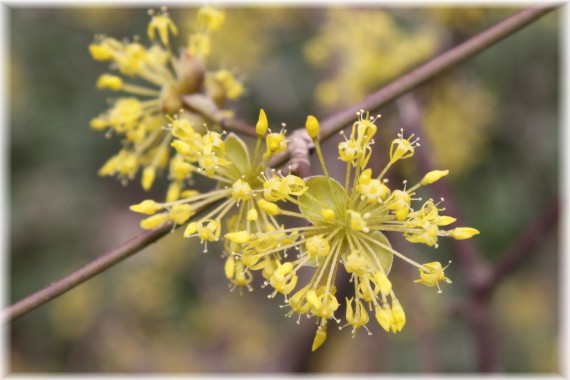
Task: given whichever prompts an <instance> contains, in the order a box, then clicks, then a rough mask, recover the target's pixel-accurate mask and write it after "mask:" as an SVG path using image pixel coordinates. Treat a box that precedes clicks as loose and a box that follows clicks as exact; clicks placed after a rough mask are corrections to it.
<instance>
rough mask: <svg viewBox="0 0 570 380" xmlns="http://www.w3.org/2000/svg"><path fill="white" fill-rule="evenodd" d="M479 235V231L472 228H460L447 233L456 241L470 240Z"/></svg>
mask: <svg viewBox="0 0 570 380" xmlns="http://www.w3.org/2000/svg"><path fill="white" fill-rule="evenodd" d="M478 234H479V230H476V229H475V228H471V227H459V228H455V229H453V230H451V231H448V232H447V236H449V237H452V238H454V239H456V240H465V239H469V238H470V237H472V236H474V235H478Z"/></svg>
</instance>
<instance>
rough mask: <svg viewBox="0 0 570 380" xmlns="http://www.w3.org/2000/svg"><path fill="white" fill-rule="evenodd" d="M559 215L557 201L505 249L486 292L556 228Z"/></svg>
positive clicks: (558, 202)
mask: <svg viewBox="0 0 570 380" xmlns="http://www.w3.org/2000/svg"><path fill="white" fill-rule="evenodd" d="M559 213H560V201H559V200H558V199H557V200H555V201H554V202H552V203H551V204H550V206H548V207H547V209H546V211H545V212H544V214H543V215H542V217H540V219H539V220H538V221H537V222H536V224H534V225H533V226H531V227H530V228H529V229H528V230H527V231H526V232H524V233H523V235H522V236H521V237H520V238H519V239H517V241H516V242H515V243H514V244H513V245H511V247H510V248H509V249H507V251H506V253H505V254H504V255H502V256H501V259H500V260H499V261H497V262H496V263H495V265H494V266H493V270H492V272H491V275H490V276H489V279H488V283H487V284H486V286H485V289H486V291H488V292H491V291H492V290H493V289H494V288H495V286H496V285H497V284H498V283H499V282H501V280H502V279H503V278H504V277H505V276H506V275H507V274H508V273H510V272H511V271H513V270H514V269H515V268H516V267H517V266H518V265H519V264H521V263H522V262H523V261H524V259H526V258H527V257H528V256H529V254H531V253H532V252H533V251H532V250H531V248H532V247H533V246H534V245H535V244H536V243H537V241H538V240H539V238H540V237H541V236H543V235H544V234H545V233H546V232H547V231H550V229H552V228H553V227H554V226H556V224H557V223H558V216H559Z"/></svg>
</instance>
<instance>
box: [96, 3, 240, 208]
mask: <svg viewBox="0 0 570 380" xmlns="http://www.w3.org/2000/svg"><path fill="white" fill-rule="evenodd" d="M149 13H150V16H151V20H150V23H149V25H148V31H147V32H148V33H147V34H148V38H149V40H150V41H152V44H151V45H150V46H149V47H145V46H144V45H143V44H142V43H141V42H140V41H139V38H137V37H135V38H133V39H132V40H122V41H119V40H117V39H115V38H111V37H107V36H103V35H98V36H96V37H95V41H94V42H93V43H92V44H91V45H90V46H89V51H90V53H91V55H92V57H93V58H94V59H95V60H97V61H104V62H110V64H111V65H110V68H111V69H112V70H114V71H118V74H120V75H116V74H110V73H106V74H103V75H101V76H100V77H99V79H98V80H97V87H98V88H100V89H107V90H112V91H118V92H122V93H124V94H125V95H124V96H122V97H119V98H117V99H114V100H113V101H112V103H111V106H110V108H109V109H108V110H107V111H105V112H104V113H102V114H101V115H99V116H98V117H96V118H94V119H92V120H91V127H92V128H94V129H96V130H101V131H107V136H110V135H112V134H113V133H115V134H117V135H119V136H121V137H122V139H123V140H122V144H123V147H122V149H121V150H120V151H119V152H118V154H116V155H114V156H113V157H111V158H110V159H109V160H108V161H107V162H106V163H105V164H104V165H103V167H102V168H101V169H100V171H99V174H100V175H103V176H107V175H116V176H118V177H119V178H120V179H122V180H123V181H124V182H126V181H127V180H131V179H133V178H134V177H135V176H136V174H137V173H138V171H139V170H141V169H142V172H143V174H142V180H141V182H142V186H143V188H144V189H145V190H148V189H149V188H151V187H152V184H153V182H154V179H155V177H156V174H157V171H158V170H159V169H164V168H166V167H168V165H169V162H170V163H171V170H170V177H171V178H176V177H177V173H175V172H173V170H172V166H175V169H176V168H178V167H179V165H178V164H176V163H172V161H171V155H172V150H171V149H170V148H169V145H170V142H171V141H172V135H171V134H170V133H168V132H167V131H165V130H164V129H163V126H164V125H165V124H166V123H167V122H168V121H169V120H172V118H173V117H174V116H177V117H178V118H180V119H184V120H187V121H189V122H192V123H193V124H194V125H196V126H202V125H203V124H204V123H205V122H207V123H209V124H210V125H211V127H212V128H217V126H216V123H217V122H220V121H221V120H222V119H223V118H224V117H228V116H231V113H230V112H228V111H223V110H222V109H223V107H224V104H225V102H226V100H227V99H237V98H238V97H240V96H241V95H242V94H243V93H244V88H243V85H242V83H241V82H240V81H239V80H238V79H237V78H236V77H235V76H234V75H233V74H232V73H231V72H230V71H228V70H218V71H207V70H206V69H205V67H204V59H205V58H206V57H207V55H208V54H209V52H210V36H211V34H212V33H214V32H216V31H217V30H219V29H220V27H221V26H222V24H223V22H224V18H225V16H224V13H222V12H221V11H218V10H216V9H213V8H211V7H203V8H201V9H200V10H199V11H198V14H197V19H196V23H195V31H194V33H192V34H191V35H190V36H189V43H188V46H187V47H185V48H182V49H180V53H179V54H178V53H177V52H176V51H174V48H173V46H172V41H171V37H172V36H176V35H177V34H178V28H177V26H176V24H175V23H174V22H173V20H172V19H171V18H170V16H169V15H168V13H167V11H166V9H165V8H163V9H162V10H161V11H160V12H152V11H151V12H149ZM159 41H160V42H159ZM203 132H204V131H203V130H199V131H197V133H199V134H202V133H203ZM175 171H176V170H175ZM169 200H173V199H169Z"/></svg>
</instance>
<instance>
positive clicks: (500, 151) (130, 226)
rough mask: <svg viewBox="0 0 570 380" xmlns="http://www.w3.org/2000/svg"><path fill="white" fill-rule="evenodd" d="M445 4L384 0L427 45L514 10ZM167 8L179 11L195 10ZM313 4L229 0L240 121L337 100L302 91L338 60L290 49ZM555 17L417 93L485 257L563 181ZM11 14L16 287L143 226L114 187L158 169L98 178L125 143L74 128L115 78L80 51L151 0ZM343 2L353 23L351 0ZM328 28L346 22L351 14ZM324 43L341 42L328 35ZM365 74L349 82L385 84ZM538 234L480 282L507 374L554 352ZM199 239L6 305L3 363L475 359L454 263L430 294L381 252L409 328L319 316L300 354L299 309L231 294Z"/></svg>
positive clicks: (191, 367)
mask: <svg viewBox="0 0 570 380" xmlns="http://www.w3.org/2000/svg"><path fill="white" fill-rule="evenodd" d="M447 11H448V13H447V14H446V16H445V17H443V16H441V14H440V15H439V16H438V17H440V18H438V17H436V16H434V13H438V12H441V10H439V11H438V12H435V11H434V10H433V9H412V8H410V9H388V10H387V12H388V13H389V14H391V15H393V16H394V17H398V18H399V19H400V20H403V21H401V22H400V24H398V25H399V26H400V27H403V28H408V29H407V30H408V32H409V33H413V32H414V30H416V28H410V25H414V22H415V20H424V21H423V23H422V25H423V26H422V27H429V28H432V30H433V32H434V33H436V34H437V35H438V41H437V42H438V46H439V48H438V49H436V50H434V51H433V54H436V53H437V50H444V49H445V48H447V47H450V46H452V45H454V44H456V43H457V42H459V41H462V40H464V39H465V38H466V37H467V36H469V35H472V34H474V33H475V32H477V31H478V30H482V29H483V28H485V26H488V25H491V24H493V23H494V22H496V21H498V20H499V19H501V18H502V17H505V16H506V15H508V14H511V13H512V12H513V11H514V10H512V9H511V10H506V9H498V10H494V9H487V10H485V11H481V10H469V9H463V8H462V9H451V10H450V9H448V10H447ZM335 12H337V13H340V14H342V12H346V11H343V10H335ZM171 13H172V14H173V17H174V19H175V20H176V21H177V22H178V24H179V25H181V26H185V25H186V24H185V22H186V21H185V20H187V19H191V15H189V14H190V13H192V11H187V10H182V9H180V10H178V9H173V10H172V11H171ZM443 13H445V12H443ZM327 15H328V11H327V10H325V9H320V8H305V9H301V8H284V9H279V10H278V11H277V10H274V9H272V8H259V9H247V8H235V9H233V8H230V9H228V10H227V15H226V16H227V20H228V23H227V30H224V29H222V30H221V32H220V36H219V38H217V40H215V41H214V45H213V49H214V51H215V54H214V55H213V57H212V59H213V60H215V62H214V64H215V65H217V66H219V67H224V68H231V69H232V70H235V71H236V72H238V73H240V72H241V73H242V74H243V75H244V76H245V77H246V79H247V82H246V86H247V88H248V91H249V95H248V97H247V98H246V99H244V100H241V101H240V102H239V103H237V104H234V108H235V109H236V112H237V114H238V115H239V116H241V117H243V118H244V119H246V120H249V121H250V122H253V121H254V120H255V117H256V114H257V112H258V109H259V108H261V107H263V108H264V109H265V110H266V112H267V114H268V116H269V120H270V122H271V123H272V125H279V123H281V122H286V123H287V124H288V125H289V127H290V129H294V128H297V127H300V126H302V125H303V123H304V120H305V118H306V115H307V113H314V114H316V115H317V116H319V117H320V116H323V117H324V116H326V115H329V114H332V113H334V111H335V109H332V110H326V111H325V110H324V109H322V108H319V106H318V105H317V102H316V101H315V99H314V91H315V88H316V87H317V85H318V83H320V82H321V81H322V80H323V78H325V79H326V78H328V79H327V80H328V81H330V80H331V78H333V76H331V74H330V73H331V72H330V71H323V70H321V69H318V68H315V67H313V66H312V65H311V64H310V63H309V62H307V61H306V58H305V53H304V52H305V50H306V46H307V43H308V42H309V41H314V40H315V39H319V38H323V36H322V34H320V33H322V30H323V28H322V27H323V25H326V22H327ZM473 15H475V16H473ZM558 17H559V13H558V12H553V13H552V14H550V15H548V16H546V17H544V18H543V19H541V20H540V21H538V22H536V23H534V24H532V25H531V26H529V27H527V28H525V29H524V30H522V31H521V32H519V33H517V34H516V35H513V36H511V37H509V38H508V39H506V40H505V41H503V42H501V43H500V44H498V45H496V46H494V47H492V48H490V49H488V50H487V51H485V52H483V53H482V54H479V55H478V56H476V57H475V58H473V59H471V60H469V61H468V62H467V63H465V64H462V65H461V66H460V67H459V68H457V69H455V70H454V71H453V72H452V73H448V74H444V75H442V76H441V77H439V78H436V79H434V80H432V81H430V83H428V84H426V85H425V86H422V87H421V88H420V89H418V90H417V91H416V92H415V94H416V96H417V99H418V100H419V102H420V104H421V105H422V106H423V107H424V109H425V110H426V113H425V116H426V120H425V123H426V125H427V126H426V128H427V132H426V134H427V137H426V138H427V140H428V141H427V142H428V144H426V145H429V146H432V147H435V148H436V152H434V153H433V155H434V156H435V157H436V158H437V157H444V156H445V153H446V152H445V150H446V149H447V147H450V148H449V149H450V151H451V150H453V148H455V150H456V151H457V152H458V153H457V156H454V158H452V159H447V160H448V161H447V162H448V163H450V164H454V165H456V167H457V168H458V170H457V171H455V172H452V173H451V175H450V176H449V177H448V178H447V179H446V180H448V181H449V182H450V184H451V186H452V187H453V190H454V192H455V196H456V198H457V201H458V204H459V205H460V207H461V211H462V213H463V217H462V219H461V221H460V222H461V224H463V225H469V226H473V227H476V228H478V229H480V230H481V235H480V236H477V237H476V238H475V243H476V244H477V246H478V247H479V248H480V250H481V252H482V253H483V254H484V256H485V257H486V258H487V259H489V260H490V261H495V260H497V259H498V258H500V257H501V256H502V255H503V254H504V253H505V251H506V249H507V248H508V247H509V246H510V245H511V244H512V243H513V242H514V241H516V240H517V239H518V238H519V237H520V235H521V234H522V233H524V231H525V230H526V229H527V228H528V227H529V226H530V225H532V224H533V223H535V222H536V221H537V219H538V218H539V217H540V216H541V214H542V213H543V212H544V210H545V208H546V207H547V205H548V204H549V203H550V202H551V201H552V200H553V199H555V198H556V197H558V196H559V195H558V170H559V167H558V133H559V128H558V125H559V89H558V83H559V74H558V73H559V69H560V67H559V58H560V50H559V39H560V23H559V20H558ZM9 18H10V39H11V50H10V57H9V59H10V61H9V64H10V79H11V80H10V96H9V99H10V105H9V106H10V140H11V146H10V165H11V173H10V202H11V215H10V218H11V232H10V233H11V252H10V261H9V270H10V274H11V276H10V279H9V282H8V285H9V287H10V293H9V301H10V302H14V301H17V300H18V299H20V298H22V297H24V296H26V295H28V294H30V293H31V292H33V291H35V290H37V289H39V288H41V287H42V286H44V285H46V284H48V283H50V282H51V281H53V280H55V279H57V278H59V277H61V276H63V275H64V274H66V273H68V272H70V271H72V270H73V269H74V268H77V267H78V266H80V265H82V264H84V263H86V262H88V261H90V260H92V259H93V258H95V257H96V256H97V255H100V254H101V253H102V252H104V251H105V250H107V249H110V248H112V247H114V246H116V245H118V244H119V243H121V242H123V241H124V240H126V239H128V238H129V237H131V236H132V235H134V234H135V233H137V232H138V231H139V227H138V220H139V217H138V216H137V215H134V214H132V213H131V212H129V211H128V205H131V204H134V203H138V202H140V201H141V200H142V199H146V198H152V197H155V198H157V197H160V194H162V193H163V191H164V185H165V184H163V186H162V187H161V186H157V187H156V188H155V189H153V191H152V192H150V194H145V193H144V192H143V191H142V190H141V189H140V187H139V185H138V183H132V184H129V185H127V186H121V185H120V183H119V182H118V181H116V180H114V179H112V178H105V179H102V178H99V177H97V175H96V173H97V169H98V168H99V167H100V166H101V165H102V164H103V162H104V161H105V160H106V158H107V157H108V156H110V155H111V153H112V152H114V151H115V150H116V149H117V147H118V144H119V143H118V141H116V140H107V139H105V138H104V137H103V136H102V135H101V134H100V133H97V132H95V131H92V130H90V129H89V128H88V124H89V120H90V118H92V117H93V116H95V115H97V114H98V113H99V112H100V111H102V110H103V109H105V108H106V103H105V100H106V98H107V96H109V94H108V93H102V92H100V91H96V90H95V86H94V83H95V81H96V79H97V77H98V76H99V74H101V73H102V72H103V71H104V69H105V67H104V64H101V63H98V62H94V61H92V60H91V58H90V56H89V54H88V52H87V46H88V44H89V43H90V42H91V41H92V38H93V34H94V33H105V34H107V35H111V36H116V37H119V38H120V37H121V36H131V35H133V34H140V35H143V36H144V34H145V33H146V23H147V20H148V16H147V14H146V9H142V8H141V9H135V8H133V9H119V8H113V9H111V8H74V9H71V8H57V9H34V8H11V9H10V10H9ZM342 19H343V20H344V21H343V22H345V23H350V21H351V17H350V14H348V13H347V14H342ZM406 20H407V21H406ZM425 20H429V22H428V21H425ZM442 20H443V21H442ZM450 20H451V21H450ZM458 20H461V21H458ZM465 20H470V21H469V22H467V21H465ZM38 25H41V27H38ZM244 25H245V26H244ZM242 26H243V27H242ZM458 26H461V28H458ZM337 27H338V30H339V31H342V30H345V29H344V28H346V27H348V25H337ZM367 37H368V35H362V36H361V37H360V39H359V40H358V41H359V42H358V43H359V44H360V45H362V46H357V48H359V49H360V50H365V49H368V47H369V46H370V44H373V43H374V42H375V41H371V40H369V39H368V38H367ZM374 38H375V39H376V38H381V36H375V37H374ZM216 43H219V45H216ZM329 44H330V48H331V49H334V48H335V45H334V41H332V42H330V41H329ZM240 53H241V55H240ZM341 53H342V50H338V51H337V52H336V53H335V54H341ZM232 57H235V60H234V59H233V58H232ZM426 58H427V57H426ZM386 62H387V63H386V64H387V65H390V60H389V59H387V60H386ZM412 66H413V64H412ZM372 67H373V66H372ZM408 67H411V66H408ZM403 71H405V69H403V70H402V71H401V72H403ZM355 74H359V73H355ZM362 74H371V73H362ZM394 75H396V74H394ZM387 80H390V78H384V79H383V81H387ZM330 83H332V84H331V85H330V86H329V90H328V91H332V92H336V93H343V87H342V85H341V84H339V83H336V84H335V82H334V81H332V82H330ZM365 84H367V85H368V84H369V87H368V89H367V90H366V92H363V94H366V93H367V92H368V91H370V90H373V89H375V88H378V87H379V86H380V84H381V83H374V84H372V83H367V82H365ZM466 88H468V89H469V90H465V89H466ZM463 91H469V93H463ZM357 100H359V99H352V100H351V101H357ZM348 104H350V102H349V103H345V104H344V106H346V105H348ZM429 104H439V107H438V108H437V111H434V110H433V109H431V111H430V108H429ZM483 111H484V112H483ZM380 113H382V114H383V119H382V121H381V122H380V126H381V131H380V132H379V136H378V138H377V142H376V144H377V145H376V147H377V149H378V152H376V156H375V157H377V159H378V162H379V163H380V166H383V163H384V162H385V161H386V158H387V149H388V146H389V141H390V139H391V138H392V137H393V136H394V135H395V133H396V131H397V130H398V129H399V127H400V126H399V122H398V119H399V115H398V110H397V108H396V107H395V106H394V105H387V106H386V107H383V108H382V109H381V110H380ZM434 114H435V115H434ZM430 115H431V116H430ZM479 116H480V117H479ZM430 117H431V119H430ZM430 120H432V121H431V122H430ZM438 120H439V121H438ZM450 120H453V122H450ZM462 121H463V122H464V123H462ZM444 123H447V124H448V126H447V127H444V125H443V124H444ZM428 124H431V125H432V126H431V127H430V126H429V125H428ZM474 126H475V127H474ZM440 127H441V129H440ZM465 129H468V130H465ZM438 144H439V145H438ZM325 145H326V147H327V150H328V151H327V152H325V153H326V155H327V157H328V159H329V160H330V162H331V164H332V163H334V162H336V155H337V153H336V148H335V146H334V143H333V142H329V143H327V144H325ZM457 146H463V147H466V148H457ZM468 148H469V149H468ZM420 149H421V148H420ZM440 160H441V161H445V158H440ZM442 164H443V163H442ZM329 166H330V165H329ZM404 166H405V168H404V169H406V170H405V172H406V173H409V174H410V175H406V177H408V178H410V180H412V182H413V180H414V179H419V178H420V176H421V175H422V173H419V172H418V171H417V170H416V169H414V167H413V162H407V163H406V165H404ZM342 174H343V173H340V175H342ZM198 186H200V187H202V188H204V186H206V185H205V184H202V183H198ZM206 188H207V187H206ZM390 238H391V239H392V238H395V237H392V236H390ZM394 240H397V239H394ZM401 249H402V250H403V251H405V252H406V253H407V254H409V255H410V256H411V257H412V258H414V259H416V260H422V261H424V260H425V258H426V257H429V258H433V257H435V256H437V259H438V260H439V261H441V262H445V261H447V260H453V255H454V253H453V252H452V251H451V250H450V248H449V247H448V246H447V244H442V246H441V247H439V248H438V250H437V252H434V251H433V249H427V248H426V247H419V246H413V245H410V244H409V243H404V244H402V248H401ZM534 249H535V251H536V252H534V254H533V255H532V257H531V258H530V259H529V260H527V261H526V262H525V263H524V265H523V266H522V267H521V268H520V269H518V270H517V271H515V272H513V273H512V274H510V275H509V276H507V278H506V279H505V281H504V282H503V283H501V284H500V286H499V287H498V289H497V293H496V294H495V296H494V298H493V303H492V314H493V319H494V322H495V328H496V333H497V342H498V344H499V345H500V347H499V351H500V355H501V365H502V368H501V369H502V370H504V371H507V372H557V371H558V370H559V369H558V364H557V358H558V342H557V337H558V324H559V320H558V318H559V317H558V315H559V314H558V310H559V309H558V297H559V288H558V280H559V278H558V264H559V261H558V249H559V247H558V234H557V232H556V231H551V232H549V233H548V234H546V235H545V236H543V237H542V238H541V240H540V242H539V243H538V244H537V245H536V247H535V248H534ZM201 251H202V249H201V248H200V247H199V246H198V244H197V242H196V241H193V240H192V241H189V240H186V239H182V238H181V234H180V232H175V233H173V234H171V235H170V236H168V237H167V238H165V239H162V240H161V241H160V242H159V243H157V244H154V245H152V246H150V247H149V248H147V249H145V250H144V251H143V252H141V253H138V254H137V255H135V256H134V257H132V258H130V259H128V260H126V261H125V262H123V263H121V264H119V265H117V266H116V267H115V268H112V269H111V270H109V271H107V272H105V273H103V274H101V275H99V276H97V277H96V278H94V279H92V280H90V281H89V282H87V283H85V284H83V285H81V286H79V287H78V288H76V289H75V290H73V291H71V292H69V293H68V294H65V295H63V296H61V297H60V298H58V299H56V300H55V301H53V302H51V303H49V304H48V305H46V306H42V307H41V308H39V309H38V310H36V311H34V312H32V313H30V314H28V315H26V316H24V317H22V318H21V319H19V320H17V321H15V322H14V323H13V324H12V325H11V326H10V327H9V337H10V343H9V365H10V368H11V371H12V372H14V373H35V372H39V373H59V372H121V373H125V372H137V373H140V372H166V373H179V372H191V373H204V372H287V371H292V370H295V369H296V368H295V367H294V366H295V363H297V366H298V362H299V361H303V360H304V361H305V362H308V364H306V369H308V370H312V371H321V372H343V373H348V372H351V373H352V372H358V373H361V372H403V373H410V372H421V371H426V369H427V368H429V366H430V365H434V364H437V366H438V368H439V370H441V371H443V372H472V371H475V370H476V356H475V355H476V349H475V347H474V343H473V336H472V333H471V331H470V330H469V328H468V326H467V324H466V323H465V321H464V320H463V319H460V318H458V317H455V316H451V315H450V314H449V313H448V310H449V308H450V307H451V306H452V305H455V304H456V303H457V302H459V301H461V300H462V299H463V298H464V297H465V283H464V279H462V278H461V272H460V271H459V270H458V266H457V265H456V263H454V264H452V266H451V267H450V268H449V269H448V272H449V273H448V277H450V278H451V279H453V281H454V283H453V285H450V286H445V288H444V293H443V294H436V292H435V291H433V289H427V288H423V287H418V286H415V285H413V284H412V283H411V280H412V279H414V278H415V277H416V273H414V271H412V270H410V269H409V268H407V267H406V265H403V264H402V263H401V262H395V268H394V270H393V271H392V273H393V275H392V276H393V277H392V278H393V284H394V287H395V288H396V289H398V294H399V297H400V300H401V302H402V304H403V305H404V308H405V309H406V311H407V313H408V325H407V327H406V328H405V329H404V330H403V332H402V333H400V334H398V335H391V334H385V333H384V332H383V331H380V328H379V327H378V326H375V325H374V326H373V328H372V332H373V336H366V335H365V333H359V334H358V336H357V337H356V338H355V339H351V337H350V332H349V331H347V330H346V329H345V330H343V331H340V332H339V331H334V329H331V330H332V331H331V332H330V333H329V338H328V341H327V343H326V344H325V345H324V346H323V347H322V348H321V349H319V351H317V352H316V353H315V354H312V355H310V356H306V357H303V352H305V351H304V350H306V349H307V347H308V346H310V344H311V340H312V337H313V332H312V331H313V328H314V326H313V324H312V321H305V320H303V321H302V323H301V326H298V325H297V324H296V323H295V319H289V318H286V317H284V315H283V314H285V313H286V310H285V309H281V308H279V307H278V305H279V304H281V303H283V301H282V300H278V299H275V300H268V299H267V297H266V294H267V290H264V289H259V286H256V289H255V291H254V292H252V293H247V292H246V293H245V294H243V295H239V294H238V293H239V292H237V291H234V292H230V291H228V285H227V281H226V279H225V277H224V274H223V260H221V259H220V257H219V254H218V253H217V252H218V251H217V250H216V249H211V250H210V252H209V253H208V254H203V253H202V252H201ZM428 261H431V260H428ZM446 273H447V272H446ZM256 285H260V283H259V281H258V283H257V284H256ZM307 329H308V330H310V332H309V334H307V333H306V331H307ZM426 332H427V333H428V334H429V336H431V339H432V340H431V343H430V344H431V349H428V355H426V350H425V347H424V346H422V344H420V340H421V338H420V336H422V334H425V333H426ZM307 337H310V338H309V339H307ZM422 347H424V348H422ZM430 355H431V357H430Z"/></svg>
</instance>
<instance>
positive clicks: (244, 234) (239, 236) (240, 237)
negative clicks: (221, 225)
mask: <svg viewBox="0 0 570 380" xmlns="http://www.w3.org/2000/svg"><path fill="white" fill-rule="evenodd" d="M224 237H225V238H226V239H228V240H229V241H233V242H234V243H238V244H245V243H248V242H249V241H250V240H251V239H252V238H253V234H251V233H250V232H249V231H239V232H229V233H227V234H225V235H224Z"/></svg>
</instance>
